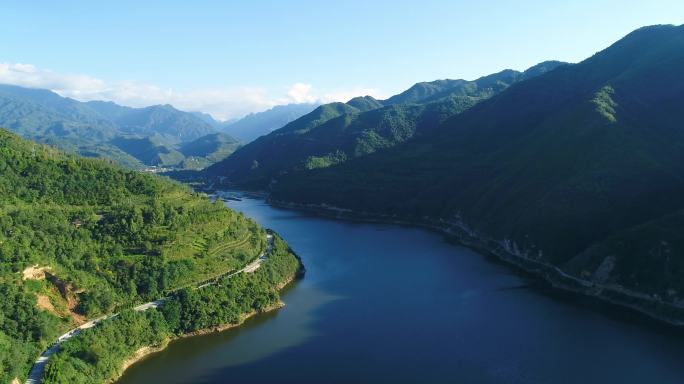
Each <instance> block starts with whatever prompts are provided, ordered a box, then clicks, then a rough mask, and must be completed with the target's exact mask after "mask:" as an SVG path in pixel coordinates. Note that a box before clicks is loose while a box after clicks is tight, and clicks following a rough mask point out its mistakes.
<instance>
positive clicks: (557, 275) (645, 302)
mask: <svg viewBox="0 0 684 384" xmlns="http://www.w3.org/2000/svg"><path fill="white" fill-rule="evenodd" d="M250 193H252V192H250ZM266 202H267V203H268V204H270V205H271V206H273V207H277V208H285V209H294V210H300V211H305V212H309V213H312V214H315V215H318V216H322V217H328V218H332V219H338V220H348V221H357V222H367V223H381V224H393V225H402V226H409V227H418V228H423V229H427V230H430V231H434V232H436V233H439V234H441V235H443V236H445V237H447V238H448V239H451V240H454V241H455V242H457V243H458V244H460V245H463V246H465V247H467V248H470V249H473V250H475V251H477V252H480V253H482V254H484V255H490V256H492V257H494V258H495V259H496V260H498V261H500V262H503V263H505V264H507V265H509V266H513V267H515V268H517V269H519V270H522V271H524V272H526V273H529V274H530V275H532V276H534V277H535V278H538V279H539V280H541V281H542V282H545V283H547V284H549V285H550V286H551V287H552V288H554V289H558V290H559V291H563V292H569V293H572V294H577V295H581V296H583V297H589V298H593V299H596V300H599V301H601V302H604V303H609V304H611V305H614V306H618V307H621V308H625V309H629V310H632V311H636V312H638V313H640V314H641V315H645V316H647V317H648V318H650V319H652V320H655V321H658V322H660V323H664V324H665V325H668V326H673V327H677V328H679V329H681V328H682V327H684V307H679V306H675V305H673V304H669V303H665V302H663V301H659V300H656V299H654V298H652V297H651V296H649V295H647V294H644V293H640V292H634V291H630V290H628V289H625V288H618V287H614V286H609V285H603V284H599V283H596V282H593V281H589V280H584V279H581V278H579V277H576V276H573V275H569V274H567V273H565V272H563V271H562V270H561V269H560V268H558V267H556V266H554V265H551V264H548V263H544V262H542V261H540V260H534V259H531V258H529V257H526V256H525V255H523V254H522V253H521V252H520V251H519V250H517V249H516V247H515V245H511V244H510V243H507V242H505V241H497V240H494V239H486V238H482V237H481V236H478V235H477V234H476V233H475V232H474V231H472V230H470V229H469V228H468V227H467V226H466V225H465V224H463V223H462V222H456V221H454V222H449V221H444V220H440V221H435V220H423V221H419V220H412V219H406V218H401V217H399V216H389V215H381V214H374V213H368V212H355V211H353V210H351V209H344V208H338V207H332V206H328V205H325V204H304V203H294V202H287V201H280V200H274V199H272V198H270V197H268V198H266ZM668 312H674V313H676V315H668V314H667V313H668Z"/></svg>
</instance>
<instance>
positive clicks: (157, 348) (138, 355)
mask: <svg viewBox="0 0 684 384" xmlns="http://www.w3.org/2000/svg"><path fill="white" fill-rule="evenodd" d="M298 258H299V257H298ZM300 265H301V264H300ZM302 273H303V267H300V270H299V271H298V272H297V273H295V275H294V276H292V277H290V278H288V279H286V280H285V281H283V282H282V283H280V284H278V285H277V286H276V290H278V291H281V290H282V289H284V288H285V287H286V286H288V285H290V284H291V283H293V282H294V281H295V280H297V279H299V278H300V277H301V274H302ZM284 306H285V303H284V302H282V301H279V302H278V303H275V304H273V305H270V306H268V307H266V308H265V309H263V310H261V311H251V312H248V313H245V314H243V315H242V316H241V317H240V321H239V322H237V323H228V324H220V325H214V326H211V327H208V328H203V329H199V330H197V331H193V332H189V333H184V334H182V335H177V336H174V337H170V338H167V339H166V340H164V341H163V342H162V343H161V344H160V345H150V346H146V347H142V348H140V349H138V350H137V351H135V353H134V354H133V356H131V357H129V358H128V359H126V360H125V361H124V362H123V363H122V364H121V370H120V371H119V372H118V373H117V375H116V377H113V378H111V379H110V380H109V381H107V383H109V384H113V383H116V382H117V381H118V380H119V379H120V378H121V377H122V376H123V375H124V373H125V372H126V370H127V369H128V368H130V367H131V366H133V365H135V364H136V363H138V362H140V361H143V360H145V359H146V358H147V357H149V356H152V355H154V354H155V353H158V352H161V351H163V350H165V349H166V348H167V347H168V346H169V345H170V344H171V343H172V342H174V341H178V340H182V339H185V338H189V337H196V336H203V335H208V334H212V333H218V332H223V331H227V330H229V329H231V328H237V327H239V326H241V325H242V324H244V322H245V321H247V320H248V319H250V318H252V317H254V316H256V315H259V314H262V313H268V312H272V311H276V310H278V309H281V308H283V307H284Z"/></svg>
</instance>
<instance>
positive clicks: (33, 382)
mask: <svg viewBox="0 0 684 384" xmlns="http://www.w3.org/2000/svg"><path fill="white" fill-rule="evenodd" d="M266 240H267V242H268V245H267V247H266V250H265V251H264V252H261V254H260V255H259V256H258V257H257V258H256V259H255V260H254V261H252V262H251V263H249V264H247V265H246V266H245V267H244V268H242V269H239V270H237V271H234V272H229V273H226V274H223V275H220V276H217V277H212V278H211V279H209V280H205V281H203V282H202V284H200V285H198V286H197V288H196V289H202V288H205V287H208V286H210V285H214V284H216V283H217V282H218V281H219V280H220V279H222V278H231V277H233V276H235V275H238V274H240V273H253V272H255V271H256V270H257V269H259V267H261V264H262V263H263V262H264V261H266V260H267V259H268V256H269V255H270V254H271V250H272V249H273V234H272V233H270V232H269V233H267V235H266ZM168 299H169V296H166V297H162V298H160V299H157V300H155V301H150V302H147V303H144V304H140V305H138V306H137V307H134V308H133V310H134V311H138V312H142V311H147V310H148V309H152V308H158V307H159V306H161V305H162V304H163V303H164V302H165V301H166V300H168ZM118 315H119V314H118V313H115V314H112V315H108V316H102V317H98V318H97V319H93V320H90V321H88V322H87V323H85V324H82V325H80V326H79V327H77V328H74V329H72V330H70V331H69V332H67V333H65V334H63V335H62V336H60V337H58V338H57V340H56V341H55V342H54V343H53V344H52V345H51V346H50V347H49V348H48V349H46V350H45V351H44V352H43V353H42V354H41V355H40V356H39V357H38V359H37V360H36V361H35V363H33V367H31V372H29V375H28V378H27V379H26V382H25V384H39V383H42V382H43V373H44V372H45V366H46V365H47V362H48V361H49V360H50V356H52V355H53V354H55V353H56V352H57V351H59V346H60V344H62V343H63V342H65V341H66V340H69V339H71V338H72V337H74V336H76V335H78V334H79V333H81V331H82V330H84V329H88V328H92V327H94V326H96V325H97V324H99V323H101V322H102V321H105V320H108V319H113V318H115V317H117V316H118Z"/></svg>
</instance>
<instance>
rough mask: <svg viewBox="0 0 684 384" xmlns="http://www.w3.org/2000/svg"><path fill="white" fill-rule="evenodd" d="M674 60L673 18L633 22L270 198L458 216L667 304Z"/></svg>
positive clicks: (681, 80)
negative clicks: (663, 22)
mask: <svg viewBox="0 0 684 384" xmlns="http://www.w3.org/2000/svg"><path fill="white" fill-rule="evenodd" d="M682 68H684V26H679V27H675V26H654V27H647V28H642V29H639V30H637V31H635V32H633V33H631V34H629V35H628V36H626V37H625V38H623V39H622V40H620V41H618V42H617V43H615V44H613V45H612V46H611V47H609V48H607V49H606V50H604V51H602V52H599V53H597V54H596V55H594V56H592V57H591V58H589V59H587V60H585V61H583V62H581V63H579V64H575V65H567V66H563V67H560V68H557V69H556V70H554V71H551V72H548V73H546V74H543V75H540V76H538V77H535V78H532V79H529V80H527V81H524V82H520V83H517V84H515V85H513V86H511V87H509V88H508V89H507V90H505V91H503V92H501V93H500V94H499V95H497V96H494V97H492V98H490V99H489V100H487V101H483V102H481V103H479V104H477V105H476V106H474V107H473V108H471V109H469V110H468V111H466V112H464V113H462V114H460V115H456V116H453V117H451V118H450V119H448V120H446V121H445V122H443V123H442V124H440V125H439V126H438V127H435V129H434V130H432V131H431V132H430V133H429V134H426V135H423V136H421V137H417V138H415V139H414V140H411V141H410V142H406V143H404V144H402V145H399V146H396V147H394V148H392V149H389V150H387V151H383V152H379V153H376V154H374V155H371V156H367V157H364V158H359V159H356V160H354V161H349V162H346V163H344V164H341V165H339V166H337V167H332V168H328V169H320V170H315V171H311V172H307V173H298V174H293V175H291V177H281V178H280V179H279V182H278V183H277V184H275V185H273V189H274V190H273V197H274V198H275V199H279V200H286V201H297V202H306V203H326V204H329V205H333V206H339V207H345V208H352V209H355V210H358V211H365V212H371V213H375V214H386V215H393V217H403V218H409V219H411V220H414V221H419V220H424V219H425V218H430V219H431V220H436V221H439V220H444V222H451V223H459V225H465V226H467V227H468V228H470V231H471V234H474V235H475V236H477V237H479V238H481V239H491V240H492V241H495V242H496V244H500V245H499V246H500V247H505V248H506V249H508V250H510V251H512V252H513V253H515V254H517V255H518V256H520V257H522V258H527V259H530V260H537V261H541V262H544V263H550V264H551V265H553V266H558V267H560V268H561V269H562V270H563V271H564V272H566V273H569V274H571V275H572V276H576V277H580V278H582V279H585V280H587V281H590V282H593V283H597V284H602V286H603V287H611V289H613V292H623V291H624V290H625V289H626V290H629V291H631V292H636V293H637V294H644V296H643V297H647V298H649V300H651V301H653V302H657V303H661V302H662V303H665V304H670V305H673V308H678V306H681V304H682V302H681V298H682V297H684V296H683V295H684V257H682V255H684V235H683V234H684V226H682V224H683V221H682V217H683V216H682V214H683V212H684V211H683V210H684V161H683V160H684V151H683V149H684V130H682V121H684V110H682V108H681V103H682V100H684V72H683V71H682V70H681V69H682ZM679 315H681V313H679Z"/></svg>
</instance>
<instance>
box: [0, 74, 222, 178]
mask: <svg viewBox="0 0 684 384" xmlns="http://www.w3.org/2000/svg"><path fill="white" fill-rule="evenodd" d="M0 127H7V128H9V129H11V130H12V131H14V132H16V133H18V134H20V135H22V136H24V137H26V138H30V139H33V140H37V141H39V142H42V143H47V144H52V145H56V146H58V147H60V148H62V149H64V150H68V151H73V152H76V153H79V154H81V155H84V156H88V157H105V158H109V159H112V160H114V161H117V162H119V163H121V164H124V165H126V166H129V167H133V168H138V167H142V166H143V165H147V166H151V165H152V166H182V164H183V162H184V160H185V156H184V155H183V154H182V153H181V152H179V151H178V149H179V147H180V146H182V145H183V144H186V143H190V142H193V141H195V140H197V139H200V138H202V137H204V136H207V135H211V134H214V133H215V132H216V130H215V129H214V128H213V127H212V126H211V124H209V123H208V122H207V121H205V120H203V119H202V118H200V117H198V116H196V115H195V114H192V113H188V112H183V111H179V110H177V109H175V108H173V107H172V106H170V105H154V106H150V107H145V108H131V107H125V106H121V105H118V104H116V103H113V102H104V101H89V102H80V101H77V100H73V99H70V98H66V97H62V96H59V95H58V94H56V93H54V92H51V91H48V90H44V89H32V88H23V87H18V86H13V85H0ZM211 138H214V139H218V136H209V137H208V138H207V140H211ZM231 140H232V139H231ZM231 140H223V139H221V140H219V141H217V143H216V144H217V145H220V144H221V143H223V142H226V141H231ZM232 141H234V140H232ZM234 147H235V146H232V147H230V148H233V149H234ZM228 153H230V150H229V147H226V146H224V147H222V148H221V149H220V150H218V151H216V152H212V153H206V154H205V156H201V155H194V159H193V163H195V164H194V165H193V167H194V168H196V167H198V166H200V164H201V165H202V166H206V165H208V164H210V163H211V162H213V161H217V160H220V159H221V158H223V157H224V156H227V154H228ZM219 154H220V155H219ZM209 158H211V159H212V160H209Z"/></svg>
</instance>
